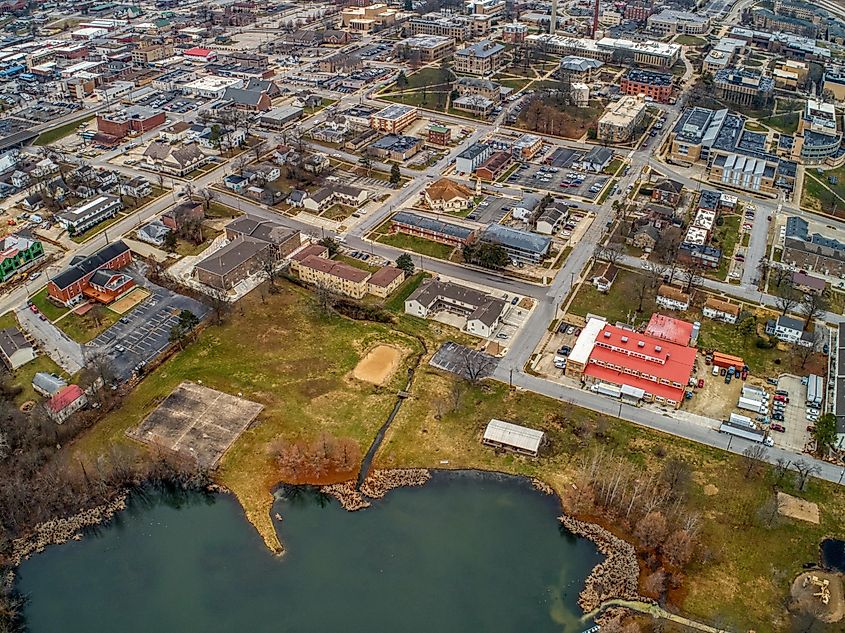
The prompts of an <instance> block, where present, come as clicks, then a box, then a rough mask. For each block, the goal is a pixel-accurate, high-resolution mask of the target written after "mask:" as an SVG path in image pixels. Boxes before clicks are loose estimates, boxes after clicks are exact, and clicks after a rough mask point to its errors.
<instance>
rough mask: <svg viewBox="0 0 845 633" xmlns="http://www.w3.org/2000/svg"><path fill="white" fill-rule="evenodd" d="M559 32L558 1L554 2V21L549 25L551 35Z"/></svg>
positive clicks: (554, 0) (553, 0)
mask: <svg viewBox="0 0 845 633" xmlns="http://www.w3.org/2000/svg"><path fill="white" fill-rule="evenodd" d="M556 30H557V0H552V21H551V22H550V23H549V35H554V34H555V31H556Z"/></svg>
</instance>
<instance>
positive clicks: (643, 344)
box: [637, 341, 645, 347]
mask: <svg viewBox="0 0 845 633" xmlns="http://www.w3.org/2000/svg"><path fill="white" fill-rule="evenodd" d="M637 347H645V341H638V342H637Z"/></svg>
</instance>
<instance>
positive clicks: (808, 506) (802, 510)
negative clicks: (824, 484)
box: [778, 492, 819, 524]
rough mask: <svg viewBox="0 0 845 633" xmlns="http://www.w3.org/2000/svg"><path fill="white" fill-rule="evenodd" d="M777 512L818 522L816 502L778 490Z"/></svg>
mask: <svg viewBox="0 0 845 633" xmlns="http://www.w3.org/2000/svg"><path fill="white" fill-rule="evenodd" d="M778 514H780V515H782V516H785V517H789V518H791V519H798V520H800V521H808V522H810V523H816V524H818V522H819V506H818V504H815V503H813V502H812V501H805V500H804V499H799V498H798V497H793V496H792V495H788V494H786V493H785V492H778Z"/></svg>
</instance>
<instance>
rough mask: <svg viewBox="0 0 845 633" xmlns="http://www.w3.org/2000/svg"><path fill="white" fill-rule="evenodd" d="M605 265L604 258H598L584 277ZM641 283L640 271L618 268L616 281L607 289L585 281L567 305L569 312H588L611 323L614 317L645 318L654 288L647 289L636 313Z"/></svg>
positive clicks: (652, 303)
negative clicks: (596, 262)
mask: <svg viewBox="0 0 845 633" xmlns="http://www.w3.org/2000/svg"><path fill="white" fill-rule="evenodd" d="M604 265H605V263H604V262H599V263H598V264H597V265H596V266H595V267H594V268H593V270H592V272H591V273H590V274H589V275H587V277H588V278H590V277H592V275H595V274H596V271H598V270H601V269H602V268H604ZM641 283H642V275H639V274H637V273H635V272H634V271H631V270H626V269H619V274H618V275H617V276H616V281H615V282H613V285H612V286H611V287H610V290H609V291H608V292H607V293H602V292H599V291H598V290H596V287H595V286H594V285H593V284H591V283H590V282H589V281H585V282H584V283H583V284H581V287H580V288H579V289H578V294H576V295H575V298H574V299H573V300H572V303H571V304H570V305H569V312H571V313H572V314H577V315H579V316H586V315H587V314H588V313H589V314H597V315H601V316H603V317H605V318H606V319H607V320H608V322H610V323H615V322H616V321H622V322H626V323H627V322H628V321H629V319H630V318H632V317H633V318H634V319H635V320H636V322H640V321H648V319H649V317H650V316H651V310H652V309H653V308H654V291H653V290H649V291H648V292H647V296H646V297H645V299H644V300H643V312H641V313H639V314H637V312H636V310H637V308H638V307H639V304H640V298H639V288H640V284H641Z"/></svg>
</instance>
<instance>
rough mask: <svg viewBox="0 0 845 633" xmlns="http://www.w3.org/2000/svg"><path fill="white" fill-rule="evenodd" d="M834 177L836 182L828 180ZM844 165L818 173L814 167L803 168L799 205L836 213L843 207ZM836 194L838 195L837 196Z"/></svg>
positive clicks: (844, 206)
mask: <svg viewBox="0 0 845 633" xmlns="http://www.w3.org/2000/svg"><path fill="white" fill-rule="evenodd" d="M831 177H834V178H836V184H834V183H832V182H831V181H830V179H831ZM843 179H845V166H843V167H837V168H836V169H828V170H824V171H822V172H821V173H818V172H817V171H816V170H815V168H807V169H805V170H804V187H803V190H802V192H801V206H802V207H803V206H806V207H807V208H810V209H815V210H817V211H824V212H825V213H833V214H836V213H838V212H841V211H842V210H843V209H845V202H843V200H845V182H843ZM837 196H838V197H837Z"/></svg>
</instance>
